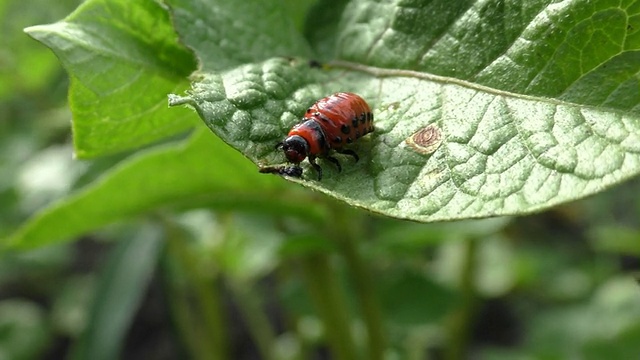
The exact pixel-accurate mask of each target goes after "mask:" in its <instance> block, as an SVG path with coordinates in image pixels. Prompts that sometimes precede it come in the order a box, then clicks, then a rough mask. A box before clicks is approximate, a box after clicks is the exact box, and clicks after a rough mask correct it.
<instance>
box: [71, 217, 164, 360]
mask: <svg viewBox="0 0 640 360" xmlns="http://www.w3.org/2000/svg"><path fill="white" fill-rule="evenodd" d="M163 244H164V235H163V234H162V233H161V231H160V230H159V229H158V228H156V227H153V226H151V225H145V226H143V227H142V228H141V229H140V230H139V231H138V233H137V234H135V235H134V236H133V237H132V238H131V239H127V240H123V241H121V242H119V243H118V246H117V247H116V248H115V249H114V251H113V252H112V253H111V255H110V257H109V259H108V261H107V264H106V266H105V268H104V269H103V270H102V274H101V276H100V279H99V280H98V284H97V290H96V294H95V297H94V303H93V305H92V306H91V314H90V320H89V324H88V326H87V328H86V330H85V331H84V333H83V334H82V335H81V336H80V339H79V340H78V342H77V343H76V344H75V348H74V349H73V350H72V356H71V358H72V359H74V360H84V359H92V360H111V359H116V358H118V356H119V353H120V349H121V348H122V342H123V340H124V339H125V336H126V332H127V329H128V327H129V325H130V324H131V322H132V320H133V316H134V314H135V312H136V310H137V309H138V306H139V305H140V301H141V300H142V297H143V295H144V294H145V291H146V290H147V285H148V283H149V281H150V280H151V276H152V274H153V271H154V269H155V267H156V264H157V261H158V257H159V255H160V253H161V249H162V247H163Z"/></svg>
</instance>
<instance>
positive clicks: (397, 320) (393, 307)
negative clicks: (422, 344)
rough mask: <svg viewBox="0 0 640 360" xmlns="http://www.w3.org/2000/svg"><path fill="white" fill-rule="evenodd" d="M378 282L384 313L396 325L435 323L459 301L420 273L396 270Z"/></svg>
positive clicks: (451, 292) (448, 291)
mask: <svg viewBox="0 0 640 360" xmlns="http://www.w3.org/2000/svg"><path fill="white" fill-rule="evenodd" d="M380 281H381V284H380V285H379V286H380V288H381V289H382V290H381V299H382V306H383V307H384V309H385V311H384V313H385V314H387V316H388V320H389V321H390V322H392V323H394V324H396V325H402V326H417V325H425V324H428V323H433V322H438V321H440V320H441V319H442V317H444V316H445V315H447V314H448V313H449V312H450V311H451V310H453V309H454V308H455V307H456V306H458V305H459V302H460V296H459V294H456V293H454V292H453V291H451V290H450V289H447V288H445V287H444V286H442V285H440V284H437V283H435V282H434V281H432V280H430V279H428V278H426V277H425V276H424V274H419V273H414V272H410V271H398V272H396V273H394V274H393V275H392V276H391V277H384V278H382V279H380Z"/></svg>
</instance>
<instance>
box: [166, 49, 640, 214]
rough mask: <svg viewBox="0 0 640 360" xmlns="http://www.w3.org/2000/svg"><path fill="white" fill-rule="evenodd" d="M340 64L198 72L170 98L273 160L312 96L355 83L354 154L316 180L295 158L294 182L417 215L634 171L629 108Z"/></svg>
mask: <svg viewBox="0 0 640 360" xmlns="http://www.w3.org/2000/svg"><path fill="white" fill-rule="evenodd" d="M339 65H341V66H343V67H346V68H349V69H350V70H352V71H347V72H344V70H342V69H335V70H333V71H325V70H321V69H313V68H309V67H308V66H307V65H306V63H304V62H299V61H297V62H296V61H293V62H291V61H289V60H287V59H272V60H268V61H266V62H264V63H260V64H255V65H246V66H242V67H239V68H238V69H235V70H231V71H228V72H224V73H222V74H221V75H218V74H209V75H206V76H203V77H202V79H201V80H200V81H199V82H197V83H195V84H194V86H193V89H192V91H191V93H190V95H188V96H186V97H182V98H180V97H175V98H173V99H172V100H171V103H172V104H183V103H188V104H190V105H192V106H194V107H195V108H196V110H197V111H198V113H199V114H200V116H201V117H202V118H203V119H204V121H205V123H207V125H208V126H209V127H210V128H211V129H212V130H213V131H214V132H215V133H216V134H217V135H218V136H220V137H221V138H222V139H223V140H224V141H226V142H227V143H229V144H230V145H232V146H233V147H235V148H236V149H238V150H240V151H242V152H243V153H244V154H245V155H246V156H247V157H249V158H250V159H251V160H253V161H254V162H255V163H257V164H265V163H267V164H272V163H281V162H283V161H284V158H283V155H282V154H281V153H279V152H276V151H275V150H274V145H275V144H276V143H277V142H278V141H280V140H281V139H282V137H283V136H284V134H286V133H287V130H288V129H289V128H290V127H291V126H292V125H293V124H295V123H296V122H297V121H298V117H299V116H300V114H303V113H304V111H305V109H306V108H307V107H308V106H310V105H311V104H312V103H313V101H314V100H315V99H318V98H320V97H322V96H323V95H324V94H329V93H332V92H335V91H338V90H342V91H358V90H359V92H360V93H361V94H363V95H364V96H365V98H367V99H369V102H370V104H371V105H372V107H373V109H374V112H375V115H376V118H377V120H376V121H377V122H376V132H375V133H374V134H372V135H371V136H367V137H365V138H363V139H362V140H360V142H359V144H357V145H356V146H355V147H354V149H356V150H357V151H358V153H359V154H360V161H359V162H358V163H356V164H353V163H352V162H351V161H352V160H350V159H348V158H347V159H343V163H345V166H344V169H343V172H342V173H340V174H338V173H337V171H335V168H333V167H331V166H330V164H327V162H324V163H323V164H322V165H323V166H324V168H325V174H326V176H325V178H323V180H322V181H321V182H318V181H315V178H316V176H315V174H314V173H313V172H312V171H313V170H311V169H309V167H308V166H307V165H304V168H305V174H306V175H305V177H304V178H303V179H302V180H294V181H298V182H301V183H304V184H305V185H306V186H308V187H311V188H313V189H316V190H319V191H321V192H324V193H327V194H329V195H332V196H334V197H337V198H339V199H342V200H344V201H346V202H348V203H350V204H352V205H355V206H360V207H364V208H366V209H369V210H372V211H375V212H378V213H381V214H385V215H389V216H393V217H398V218H407V219H412V220H418V221H435V220H450V219H461V218H471V217H483V216H497V215H510V214H521V213H527V212H533V211H537V210H540V209H543V208H546V207H550V206H553V205H556V204H560V203H562V202H566V201H570V200H573V199H576V198H580V197H584V196H587V195H589V194H592V193H594V192H597V191H600V190H602V189H603V188H606V187H608V186H611V185H613V184H615V183H616V182H619V181H621V180H624V179H626V178H629V177H631V176H634V175H636V174H637V173H638V171H639V170H640V154H639V153H640V145H639V144H640V115H638V114H635V113H629V112H621V111H616V110H609V109H605V108H602V109H600V108H593V107H589V106H582V105H578V104H572V103H567V102H562V101H559V100H555V99H548V98H536V97H530V96H525V95H519V94H514V93H507V92H503V91H499V90H495V89H490V88H486V87H483V86H479V85H475V84H472V83H467V82H463V81H459V80H455V79H451V78H441V77H437V76H433V75H428V74H425V73H418V72H409V71H401V70H385V69H380V68H372V67H366V66H362V65H355V64H348V63H340V64H339ZM353 70H357V71H353ZM378 93H379V94H380V95H377V94H378ZM424 128H430V129H432V130H433V131H434V132H435V133H436V134H437V135H438V136H434V138H433V139H438V138H440V141H441V144H439V147H437V146H436V147H437V149H436V150H435V151H434V152H433V153H432V154H428V153H427V154H425V153H421V152H418V151H416V150H415V149H414V148H413V147H411V146H409V145H407V143H406V142H407V140H408V139H410V138H411V137H412V135H413V134H415V133H416V132H418V131H420V130H421V129H424ZM436 145H437V144H436ZM341 160H342V159H341Z"/></svg>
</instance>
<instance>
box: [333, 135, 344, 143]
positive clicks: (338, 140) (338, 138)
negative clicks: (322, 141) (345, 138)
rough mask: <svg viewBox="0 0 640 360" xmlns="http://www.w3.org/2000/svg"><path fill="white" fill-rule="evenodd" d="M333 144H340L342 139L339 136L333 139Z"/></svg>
mask: <svg viewBox="0 0 640 360" xmlns="http://www.w3.org/2000/svg"><path fill="white" fill-rule="evenodd" d="M333 142H334V143H336V144H340V143H341V142H342V138H341V137H340V136H336V137H334V138H333Z"/></svg>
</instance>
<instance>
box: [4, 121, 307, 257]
mask: <svg viewBox="0 0 640 360" xmlns="http://www.w3.org/2000/svg"><path fill="white" fill-rule="evenodd" d="M281 185H282V183H281V182H279V181H278V179H277V178H275V177H268V176H260V175H259V174H258V173H257V172H256V171H255V168H254V167H253V166H252V165H251V163H249V162H247V161H246V160H245V159H243V158H242V156H240V155H239V154H238V153H237V152H235V151H233V150H232V149H231V148H229V147H228V146H226V145H225V144H223V143H222V142H221V141H220V140H218V139H217V138H215V137H214V136H213V135H212V134H210V133H208V132H207V131H202V130H200V131H197V132H196V133H194V134H193V135H192V136H191V138H190V139H189V140H188V141H186V142H184V143H178V144H168V145H165V146H162V147H158V148H152V149H149V150H147V151H144V152H140V153H138V154H136V155H134V156H132V157H131V158H129V159H127V160H125V161H123V162H122V163H120V164H119V165H118V166H116V167H114V168H112V169H111V170H110V171H109V172H108V173H106V174H105V175H104V176H103V177H102V178H100V179H98V180H97V181H95V182H94V183H92V184H90V185H88V186H87V187H85V188H83V189H81V190H80V191H78V192H76V193H75V194H72V195H70V196H68V197H66V198H64V199H62V200H61V201H60V202H58V203H56V204H54V205H52V206H50V207H48V208H47V209H45V210H43V211H42V212H40V213H38V214H36V215H35V216H34V217H32V218H31V219H30V220H29V221H28V222H27V223H25V224H24V225H23V226H22V227H21V228H20V229H18V231H16V232H15V233H14V234H13V236H12V237H11V238H10V239H9V241H8V244H9V245H10V246H16V247H22V248H25V247H35V246H41V245H45V244H49V243H54V242H59V241H61V240H65V239H68V238H70V237H73V236H77V235H80V234H83V233H85V232H87V231H90V230H93V229H96V228H99V227H101V226H104V225H107V224H109V223H112V222H115V221H118V220H122V219H130V218H132V217H133V216H136V215H139V214H143V213H145V212H147V211H150V210H153V209H156V208H158V207H161V206H169V205H176V206H177V205H180V206H187V207H192V206H207V205H212V204H213V205H214V206H218V207H222V208H225V207H230V208H234V207H248V206H251V205H252V206H254V207H255V208H257V209H254V211H269V210H271V211H276V212H280V211H282V213H293V214H295V213H302V211H301V209H300V208H299V207H295V206H286V205H284V206H278V202H282V200H278V197H277V196H274V194H276V195H277V194H278V193H277V192H275V191H274V190H276V189H278V188H280V187H281ZM256 189H260V193H258V194H256ZM254 195H255V196H254ZM285 200H286V197H285ZM310 213H311V214H312V215H311V216H312V218H313V216H314V215H313V214H314V212H313V211H311V212H310Z"/></svg>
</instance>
